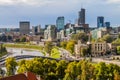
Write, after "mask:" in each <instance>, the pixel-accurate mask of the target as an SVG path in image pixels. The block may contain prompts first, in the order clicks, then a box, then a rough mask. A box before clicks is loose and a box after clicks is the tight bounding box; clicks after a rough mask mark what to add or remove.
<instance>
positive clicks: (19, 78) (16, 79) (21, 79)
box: [0, 74, 28, 80]
mask: <svg viewBox="0 0 120 80" xmlns="http://www.w3.org/2000/svg"><path fill="white" fill-rule="evenodd" d="M0 80H28V79H27V77H26V75H25V74H17V75H14V76H9V77H4V78H1V79H0Z"/></svg>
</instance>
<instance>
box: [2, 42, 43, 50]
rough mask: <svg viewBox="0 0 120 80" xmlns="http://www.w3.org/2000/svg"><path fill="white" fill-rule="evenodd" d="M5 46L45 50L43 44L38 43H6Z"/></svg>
mask: <svg viewBox="0 0 120 80" xmlns="http://www.w3.org/2000/svg"><path fill="white" fill-rule="evenodd" d="M4 46H5V47H12V48H26V49H36V50H39V51H41V50H43V47H42V46H37V45H28V44H4Z"/></svg>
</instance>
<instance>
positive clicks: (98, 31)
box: [91, 28, 107, 39]
mask: <svg viewBox="0 0 120 80" xmlns="http://www.w3.org/2000/svg"><path fill="white" fill-rule="evenodd" d="M91 34H92V38H93V39H98V38H101V37H103V36H104V35H106V34H107V28H98V29H95V30H92V31H91Z"/></svg>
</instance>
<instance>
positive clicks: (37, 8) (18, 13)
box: [0, 0, 120, 28]
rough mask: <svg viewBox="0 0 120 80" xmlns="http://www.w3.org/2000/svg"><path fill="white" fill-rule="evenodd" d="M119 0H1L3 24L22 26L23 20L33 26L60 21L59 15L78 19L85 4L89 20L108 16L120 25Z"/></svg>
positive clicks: (89, 21) (0, 14)
mask: <svg viewBox="0 0 120 80" xmlns="http://www.w3.org/2000/svg"><path fill="white" fill-rule="evenodd" d="M119 5H120V1H119V0H86V1H84V0H74V1H72V0H4V1H2V0H0V10H1V13H0V28H3V27H17V28H18V27H19V22H20V21H30V22H31V26H35V25H39V24H41V25H42V27H44V25H45V24H56V19H57V17H59V16H64V17H65V23H67V22H68V21H69V20H70V21H71V22H72V23H75V20H76V19H77V18H78V12H79V11H80V9H81V8H85V9H86V23H88V24H89V25H90V27H91V26H92V27H96V26H97V17H98V16H104V18H105V21H108V22H111V25H112V26H119V25H120V23H119V20H120V19H119V17H120V15H119V13H120V11H119V8H120V6H119Z"/></svg>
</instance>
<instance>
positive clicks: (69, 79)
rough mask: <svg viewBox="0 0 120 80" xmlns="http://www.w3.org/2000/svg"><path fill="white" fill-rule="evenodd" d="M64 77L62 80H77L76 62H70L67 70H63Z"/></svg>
mask: <svg viewBox="0 0 120 80" xmlns="http://www.w3.org/2000/svg"><path fill="white" fill-rule="evenodd" d="M65 73H66V74H65V77H64V79H63V80H75V79H77V66H76V62H71V63H69V64H68V66H67V69H66V70H65Z"/></svg>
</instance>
